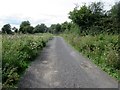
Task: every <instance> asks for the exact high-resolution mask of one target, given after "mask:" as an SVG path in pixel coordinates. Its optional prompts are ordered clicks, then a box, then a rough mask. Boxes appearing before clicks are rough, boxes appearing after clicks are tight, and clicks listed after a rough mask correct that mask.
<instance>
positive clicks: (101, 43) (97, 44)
mask: <svg viewBox="0 0 120 90" xmlns="http://www.w3.org/2000/svg"><path fill="white" fill-rule="evenodd" d="M63 36H64V38H65V39H66V40H67V41H68V42H69V43H70V44H71V45H72V46H74V47H75V48H76V49H77V50H78V51H79V52H82V54H84V55H85V56H87V57H88V58H90V59H91V60H93V62H94V63H95V64H97V65H98V66H100V67H101V68H102V69H103V70H104V71H106V72H108V73H109V74H110V75H111V76H113V77H116V78H117V79H119V80H120V77H118V71H119V70H120V60H119V56H118V50H119V46H118V35H104V34H100V35H96V36H90V35H87V36H79V35H78V36H76V35H74V34H64V35H63Z"/></svg>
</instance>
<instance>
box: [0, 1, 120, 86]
mask: <svg viewBox="0 0 120 90" xmlns="http://www.w3.org/2000/svg"><path fill="white" fill-rule="evenodd" d="M103 6H104V4H103V3H102V2H93V3H91V4H90V5H88V6H87V5H86V4H84V5H82V6H76V7H75V8H74V10H73V11H70V12H69V19H71V22H67V21H66V22H64V23H62V24H59V23H58V24H52V25H51V26H50V27H47V26H46V25H45V24H38V25H37V26H35V27H33V26H31V24H30V22H29V21H23V22H22V23H21V24H20V29H17V28H16V27H13V28H11V26H10V24H6V25H4V26H3V28H2V32H0V33H5V34H15V35H3V38H2V40H3V41H2V44H3V45H2V47H3V50H2V55H3V57H2V62H3V63H2V71H3V72H2V75H3V77H2V80H3V86H4V87H13V86H14V85H15V84H17V81H18V80H19V77H20V75H21V73H23V71H24V70H25V69H26V68H27V67H28V64H29V62H30V61H32V60H33V59H34V57H35V56H36V55H37V52H38V50H40V49H42V48H43V47H44V46H45V43H46V42H47V40H48V39H49V38H50V37H51V35H50V34H38V35H32V34H35V33H46V32H49V33H52V34H58V35H59V34H62V36H63V37H64V38H65V39H66V40H67V41H68V42H69V43H70V44H71V45H72V46H74V47H75V48H76V49H77V50H78V51H79V52H82V53H83V54H84V55H85V56H87V57H88V58H90V59H91V60H92V61H93V62H94V63H95V64H97V65H98V66H100V67H101V68H102V69H103V70H104V71H106V72H108V74H110V75H111V76H113V77H115V78H117V79H118V80H120V77H119V75H118V74H119V73H118V72H120V59H119V52H120V50H119V49H120V47H119V45H120V43H119V42H120V41H119V38H118V37H119V33H120V1H119V2H116V3H115V5H114V6H112V7H111V9H110V10H109V11H106V10H104V7H103ZM13 31H14V32H13ZM16 33H17V35H16ZM21 33H22V34H23V35H21ZM28 33H29V34H31V35H29V34H28ZM27 34H28V35H27Z"/></svg>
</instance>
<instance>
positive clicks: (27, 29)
mask: <svg viewBox="0 0 120 90" xmlns="http://www.w3.org/2000/svg"><path fill="white" fill-rule="evenodd" d="M33 29H34V28H33V27H32V26H30V22H29V21H23V22H22V23H21V24H20V29H19V32H21V33H24V34H26V33H31V34H32V33H33Z"/></svg>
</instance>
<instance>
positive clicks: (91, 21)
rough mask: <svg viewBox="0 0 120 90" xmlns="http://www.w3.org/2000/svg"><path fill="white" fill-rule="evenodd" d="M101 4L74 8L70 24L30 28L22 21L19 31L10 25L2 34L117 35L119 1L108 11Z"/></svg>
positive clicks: (42, 25)
mask: <svg viewBox="0 0 120 90" xmlns="http://www.w3.org/2000/svg"><path fill="white" fill-rule="evenodd" d="M103 8H104V4H103V3H102V2H93V3H91V4H90V5H88V6H87V5H86V4H84V5H83V6H81V7H79V6H76V7H75V8H74V10H73V11H70V12H69V19H71V22H67V21H66V22H64V23H62V24H59V23H58V24H52V25H51V26H50V27H47V26H46V25H45V24H38V25H37V26H35V27H33V26H31V24H30V22H29V21H23V22H22V23H21V24H20V28H19V30H18V29H17V28H15V27H14V28H11V26H10V24H6V25H4V26H3V27H2V33H7V34H11V33H12V31H14V32H15V33H24V34H26V33H30V34H34V33H46V32H49V33H53V34H60V33H65V32H66V33H76V34H81V35H88V34H91V35H96V34H100V33H107V34H119V31H120V1H119V2H116V3H115V5H113V6H112V7H111V9H110V10H109V11H105V10H104V9H103Z"/></svg>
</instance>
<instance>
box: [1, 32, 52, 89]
mask: <svg viewBox="0 0 120 90" xmlns="http://www.w3.org/2000/svg"><path fill="white" fill-rule="evenodd" d="M51 37H52V35H51V34H36V35H3V36H2V82H3V87H14V86H15V85H16V84H17V82H18V80H19V78H20V75H21V74H22V73H23V72H24V70H25V69H26V68H27V67H28V65H29V63H30V61H32V60H34V58H35V56H36V55H37V54H38V51H39V50H41V49H42V48H43V47H44V46H45V45H46V42H47V41H48V40H49V38H51Z"/></svg>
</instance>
